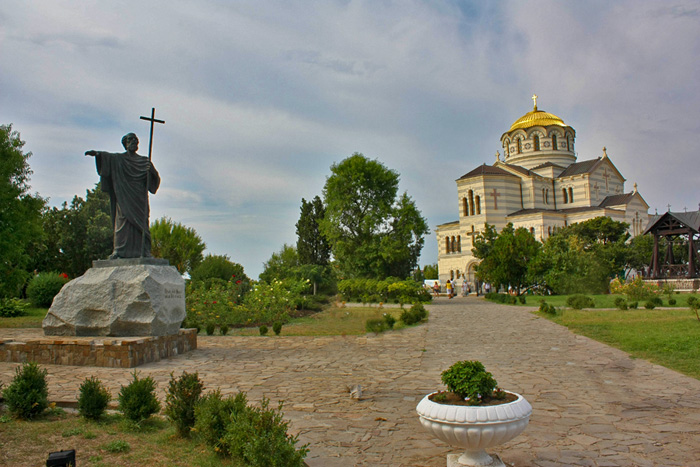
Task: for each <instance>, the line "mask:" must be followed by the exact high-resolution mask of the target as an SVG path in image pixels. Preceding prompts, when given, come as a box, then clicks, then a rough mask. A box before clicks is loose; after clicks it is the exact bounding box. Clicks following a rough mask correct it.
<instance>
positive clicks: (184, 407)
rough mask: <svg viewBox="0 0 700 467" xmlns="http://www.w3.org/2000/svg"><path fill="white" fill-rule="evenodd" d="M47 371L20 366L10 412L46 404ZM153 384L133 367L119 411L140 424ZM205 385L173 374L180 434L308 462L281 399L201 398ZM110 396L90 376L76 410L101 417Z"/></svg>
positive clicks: (152, 398) (245, 452) (254, 454)
mask: <svg viewBox="0 0 700 467" xmlns="http://www.w3.org/2000/svg"><path fill="white" fill-rule="evenodd" d="M46 374H47V371H46V370H45V369H40V368H39V366H38V365H37V364H36V363H34V362H30V363H25V364H23V365H22V366H20V367H17V369H16V374H15V377H14V379H13V381H12V383H11V384H10V385H9V386H8V387H7V389H5V390H4V391H2V393H3V397H4V398H5V403H6V404H7V408H8V410H9V411H10V413H11V414H12V415H14V416H15V417H17V418H22V419H31V418H34V417H36V416H38V415H40V414H41V413H42V412H43V411H44V410H45V409H46V408H47V407H48V405H49V404H48V386H47V383H46ZM155 389H156V383H155V381H154V380H153V379H152V378H151V377H146V378H139V377H138V374H137V372H134V373H133V380H132V381H131V383H129V384H128V385H127V386H122V388H121V391H120V393H119V410H120V411H121V412H122V413H123V414H124V416H125V417H127V418H128V419H129V420H131V421H132V422H134V423H135V424H136V425H137V426H138V424H139V423H140V422H142V421H143V420H146V419H148V418H149V417H150V416H151V415H153V414H155V413H157V412H158V411H160V402H159V401H158V398H157V397H156V394H155ZM203 389H204V384H203V383H202V381H201V380H200V379H199V375H198V374H197V373H194V374H189V373H187V372H183V374H182V375H181V376H180V377H179V378H175V376H174V375H173V374H172V373H171V374H170V383H169V385H168V389H167V390H166V397H165V415H166V416H167V417H168V418H169V419H170V420H171V421H172V422H173V424H174V425H175V427H176V430H177V433H178V434H179V435H180V436H183V437H188V436H190V433H191V432H195V433H197V434H198V435H199V439H200V440H202V441H204V442H205V443H207V444H208V445H210V446H211V447H212V448H213V449H214V450H215V451H216V452H218V453H219V454H221V455H225V456H231V457H235V458H237V459H239V460H240V461H241V462H243V463H244V464H245V465H249V466H254V467H267V466H290V467H296V466H299V467H300V466H302V465H304V462H303V459H304V457H306V454H307V453H308V451H309V450H308V447H307V445H304V446H301V447H299V448H298V449H297V448H296V444H297V442H298V438H297V436H291V435H289V434H287V429H288V427H289V423H288V422H285V421H284V419H283V413H282V403H280V404H279V406H278V408H277V409H270V408H269V402H270V401H269V400H268V399H266V398H265V397H263V400H262V402H261V405H260V407H259V408H258V407H252V406H249V405H248V404H247V397H246V394H245V393H243V392H240V393H238V394H237V395H236V396H229V397H226V398H224V397H222V395H221V392H220V391H219V390H218V389H217V390H215V391H214V392H212V393H210V394H207V395H206V396H204V397H202V391H203ZM110 399H111V395H110V393H109V391H108V390H107V389H106V388H105V387H104V385H103V384H102V383H101V382H100V381H99V380H98V379H97V378H95V377H91V378H87V379H85V381H84V382H83V384H82V385H81V386H80V396H79V398H78V411H79V413H80V414H81V415H82V416H83V417H85V418H90V419H95V420H96V419H99V418H100V417H101V416H102V414H103V413H104V411H105V409H106V408H107V404H108V403H109V400H110ZM126 448H127V449H128V446H126Z"/></svg>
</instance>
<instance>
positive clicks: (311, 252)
mask: <svg viewBox="0 0 700 467" xmlns="http://www.w3.org/2000/svg"><path fill="white" fill-rule="evenodd" d="M325 214H326V208H325V207H324V206H323V201H321V198H320V197H319V196H316V197H315V198H314V199H313V200H311V201H306V200H305V199H304V198H302V199H301V214H300V215H299V220H298V221H297V225H296V227H297V254H298V255H299V263H300V264H317V265H320V266H325V265H326V264H328V262H329V261H330V258H331V247H330V245H329V244H328V240H326V238H325V237H324V236H323V235H322V234H321V229H320V227H319V222H320V221H321V220H323V218H324V216H325Z"/></svg>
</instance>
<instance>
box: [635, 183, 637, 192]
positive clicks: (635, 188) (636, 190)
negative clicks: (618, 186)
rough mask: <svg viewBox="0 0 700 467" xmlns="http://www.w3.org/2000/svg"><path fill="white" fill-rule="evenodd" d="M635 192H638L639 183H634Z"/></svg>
mask: <svg viewBox="0 0 700 467" xmlns="http://www.w3.org/2000/svg"><path fill="white" fill-rule="evenodd" d="M634 192H635V193H636V192H637V182H634Z"/></svg>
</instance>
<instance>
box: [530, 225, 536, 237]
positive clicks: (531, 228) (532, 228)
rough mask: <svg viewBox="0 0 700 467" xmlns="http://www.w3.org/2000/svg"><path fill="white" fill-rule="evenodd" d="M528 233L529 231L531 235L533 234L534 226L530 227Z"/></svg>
mask: <svg viewBox="0 0 700 467" xmlns="http://www.w3.org/2000/svg"><path fill="white" fill-rule="evenodd" d="M530 233H531V234H532V235H533V236H534V235H535V228H534V227H530Z"/></svg>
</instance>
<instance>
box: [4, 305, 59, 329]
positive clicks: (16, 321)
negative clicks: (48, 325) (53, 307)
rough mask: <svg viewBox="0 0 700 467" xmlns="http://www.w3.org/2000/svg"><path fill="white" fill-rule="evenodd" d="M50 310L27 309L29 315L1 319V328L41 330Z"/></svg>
mask: <svg viewBox="0 0 700 467" xmlns="http://www.w3.org/2000/svg"><path fill="white" fill-rule="evenodd" d="M47 311H49V309H48V308H32V307H30V308H27V315H25V316H17V317H16V318H0V328H40V327H41V322H42V321H43V320H44V317H45V316H46V312H47Z"/></svg>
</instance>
